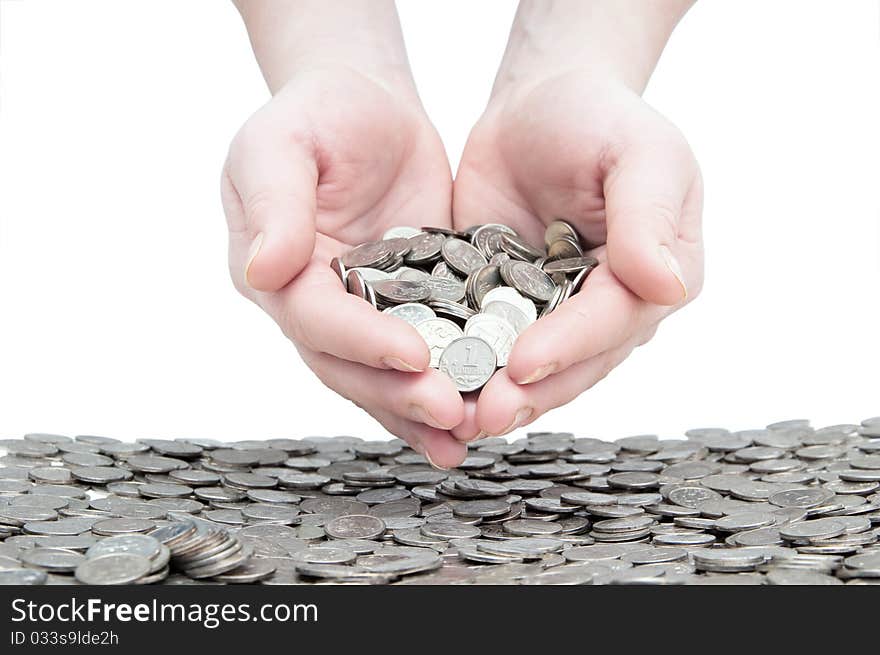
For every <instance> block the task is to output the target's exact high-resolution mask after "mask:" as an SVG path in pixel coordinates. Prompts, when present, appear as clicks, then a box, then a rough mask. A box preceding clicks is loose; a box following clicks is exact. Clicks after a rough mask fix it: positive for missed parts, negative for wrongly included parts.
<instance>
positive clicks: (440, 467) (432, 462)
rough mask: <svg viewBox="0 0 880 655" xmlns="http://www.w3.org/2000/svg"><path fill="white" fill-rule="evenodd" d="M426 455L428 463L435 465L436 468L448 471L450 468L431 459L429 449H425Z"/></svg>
mask: <svg viewBox="0 0 880 655" xmlns="http://www.w3.org/2000/svg"><path fill="white" fill-rule="evenodd" d="M424 455H425V459H426V460H428V464H430V465H431V466H433V467H434V468H435V469H437V470H438V471H448V470H449V469H448V468H445V467H443V466H437V465H436V464H435V463H434V460H433V459H431V454H430V453H429V452H428V451H427V450H426V451H425V453H424Z"/></svg>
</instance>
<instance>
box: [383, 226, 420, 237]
mask: <svg viewBox="0 0 880 655" xmlns="http://www.w3.org/2000/svg"><path fill="white" fill-rule="evenodd" d="M421 233H422V231H421V230H420V229H418V228H416V227H409V226H408V225H395V226H394V227H389V228H388V229H387V230H385V233H384V234H383V235H382V239H383V240H387V239H409V238H410V237H414V236H417V235H419V234H421Z"/></svg>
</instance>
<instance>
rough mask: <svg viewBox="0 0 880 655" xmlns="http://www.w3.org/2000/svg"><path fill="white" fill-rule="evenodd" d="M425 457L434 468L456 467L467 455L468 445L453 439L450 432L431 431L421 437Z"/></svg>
mask: <svg viewBox="0 0 880 655" xmlns="http://www.w3.org/2000/svg"><path fill="white" fill-rule="evenodd" d="M421 442H422V446H424V448H425V457H426V458H427V460H428V461H429V462H430V463H431V465H432V466H433V467H434V468H439V469H443V470H447V469H451V468H455V467H456V466H458V465H459V464H461V463H462V462H463V461H464V460H465V458H466V457H467V446H466V445H465V444H463V443H460V442H458V441H456V440H455V439H453V438H452V437H451V436H450V435H449V434H448V433H443V432H439V431H437V432H431V433H430V434H425V435H423V436H422V439H421Z"/></svg>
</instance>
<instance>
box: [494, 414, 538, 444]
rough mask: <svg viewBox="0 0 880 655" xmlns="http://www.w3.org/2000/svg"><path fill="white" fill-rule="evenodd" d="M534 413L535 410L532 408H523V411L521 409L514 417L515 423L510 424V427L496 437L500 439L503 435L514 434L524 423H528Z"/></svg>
mask: <svg viewBox="0 0 880 655" xmlns="http://www.w3.org/2000/svg"><path fill="white" fill-rule="evenodd" d="M534 411H535V410H533V409H532V408H531V407H522V408H521V409H519V410H518V411H517V412H516V416H514V417H513V421H512V422H511V423H510V425H508V426H507V427H506V428H504V429H503V430H502V431H501V432H499V433H498V434H496V435H494V436H496V437H500V436H502V435H505V434H507V433H508V432H513V431H514V430H516V429H517V428H518V427H520V426H521V425H522V424H523V423H525V422H526V421H528V420H529V417H530V416H531V415H532V414H533V413H534Z"/></svg>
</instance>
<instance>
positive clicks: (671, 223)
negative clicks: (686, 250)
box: [604, 144, 693, 305]
mask: <svg viewBox="0 0 880 655" xmlns="http://www.w3.org/2000/svg"><path fill="white" fill-rule="evenodd" d="M692 171H693V160H692V159H691V158H690V156H689V153H682V152H679V151H678V149H677V148H675V147H674V146H673V147H668V146H659V145H653V144H652V145H648V146H641V145H633V146H631V147H630V148H629V149H627V150H625V151H624V152H623V153H622V154H621V156H620V157H619V158H618V159H617V161H615V162H613V163H612V165H611V168H610V170H609V172H608V174H607V175H606V178H605V183H604V192H605V212H606V217H607V218H606V221H607V224H608V238H607V244H608V264H609V266H610V268H611V271H612V272H613V273H614V275H615V276H617V278H618V279H620V281H621V282H623V283H624V284H625V285H626V286H627V287H629V289H630V291H632V292H633V293H635V294H636V295H638V296H640V297H641V298H643V299H644V300H646V301H648V302H651V303H655V304H658V305H676V304H678V303H680V302H683V301H684V300H686V299H687V294H688V292H687V286H686V284H685V281H684V275H683V273H682V270H681V265H680V264H679V263H678V258H677V255H676V251H677V250H678V247H679V241H678V232H679V221H680V218H681V214H682V206H683V204H684V200H685V197H686V196H687V193H688V189H689V187H690V185H691V182H692V180H693V175H692Z"/></svg>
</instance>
